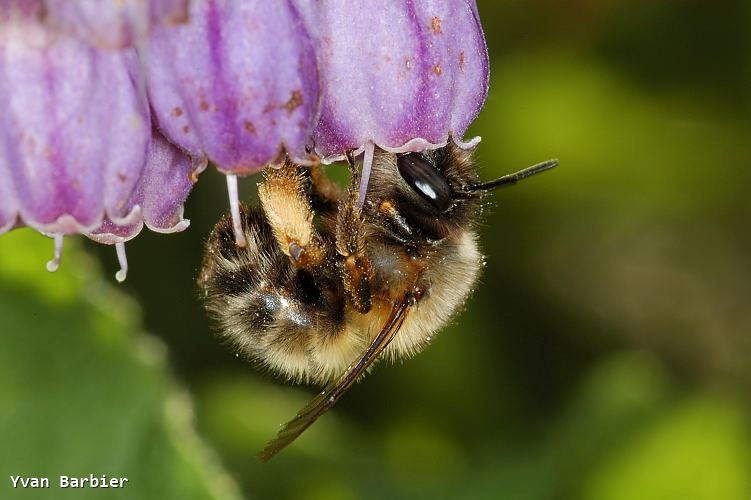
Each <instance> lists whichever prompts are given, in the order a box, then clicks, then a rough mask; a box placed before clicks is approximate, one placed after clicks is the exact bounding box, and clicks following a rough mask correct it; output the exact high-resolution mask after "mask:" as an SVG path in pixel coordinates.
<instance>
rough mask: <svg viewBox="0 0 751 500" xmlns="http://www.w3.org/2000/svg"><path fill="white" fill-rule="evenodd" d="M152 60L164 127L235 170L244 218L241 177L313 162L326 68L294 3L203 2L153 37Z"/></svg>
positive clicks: (148, 56)
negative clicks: (310, 148) (321, 69)
mask: <svg viewBox="0 0 751 500" xmlns="http://www.w3.org/2000/svg"><path fill="white" fill-rule="evenodd" d="M144 60H145V61H146V67H147V74H148V89H149V97H150V99H151V104H152V106H153V108H154V111H155V118H156V121H157V123H158V124H159V127H160V128H161V129H162V130H163V131H164V133H165V134H166V135H167V136H168V137H169V138H170V139H171V140H172V141H173V142H174V143H175V144H177V145H179V146H180V147H182V148H184V149H185V150H186V151H188V152H190V153H191V154H193V155H196V156H207V157H208V158H209V159H210V160H211V161H212V162H213V163H214V164H215V165H216V166H217V167H218V168H219V169H220V170H221V171H222V172H225V173H227V174H230V175H229V177H228V183H229V186H230V193H231V207H232V210H233V213H235V215H237V214H238V213H239V212H238V211H237V206H238V205H237V197H236V194H235V193H236V185H235V184H236V178H235V175H246V174H250V173H253V172H257V171H258V170H260V169H261V168H262V167H263V166H265V165H267V164H269V163H275V162H279V161H281V160H282V159H283V155H284V154H285V153H286V154H288V155H289V156H290V157H291V158H292V159H293V160H294V161H297V162H302V163H305V162H310V161H311V156H310V155H309V154H308V152H307V151H306V145H307V144H308V143H309V142H310V137H311V134H312V132H313V126H314V125H315V122H316V120H317V118H318V109H319V95H320V92H319V84H318V71H317V67H316V59H315V52H314V47H313V43H312V42H311V40H310V37H309V35H308V33H307V31H306V30H305V28H304V27H303V24H302V22H301V20H300V17H299V15H298V13H297V10H296V9H295V8H294V7H293V6H292V5H291V4H290V3H289V2H288V1H287V0H282V1H275V2H270V1H268V0H250V1H248V0H246V1H218V0H195V1H194V2H193V3H192V6H191V11H190V22H189V23H188V24H186V25H183V26H179V27H169V26H164V27H160V28H158V29H155V30H154V31H153V33H152V35H151V37H150V39H149V43H148V46H147V47H146V52H145V55H144ZM238 228H239V226H238ZM237 236H238V243H240V244H242V232H240V231H239V230H238V231H237Z"/></svg>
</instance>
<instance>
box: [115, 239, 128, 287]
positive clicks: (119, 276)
mask: <svg viewBox="0 0 751 500" xmlns="http://www.w3.org/2000/svg"><path fill="white" fill-rule="evenodd" d="M115 251H116V252H117V261H118V262H120V270H119V271H118V272H116V273H115V279H116V280H117V282H118V283H122V282H123V281H125V278H127V277H128V256H127V255H125V243H115Z"/></svg>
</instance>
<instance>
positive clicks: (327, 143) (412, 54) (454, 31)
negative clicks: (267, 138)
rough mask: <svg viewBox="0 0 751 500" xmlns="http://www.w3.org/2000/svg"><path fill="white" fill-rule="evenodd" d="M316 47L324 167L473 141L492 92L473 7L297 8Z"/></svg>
mask: <svg viewBox="0 0 751 500" xmlns="http://www.w3.org/2000/svg"><path fill="white" fill-rule="evenodd" d="M298 4H299V5H300V6H301V9H300V10H301V12H303V13H304V14H305V20H306V25H307V26H308V27H309V30H310V32H311V33H313V34H314V36H315V40H316V52H317V55H318V61H319V72H320V74H321V82H322V91H323V103H322V113H321V118H320V121H319V122H318V125H317V127H316V129H315V132H314V141H315V145H316V151H317V152H318V154H319V155H321V156H322V157H323V160H324V161H325V162H329V161H332V160H337V159H341V158H342V156H343V153H344V152H345V151H348V150H356V151H357V152H358V153H359V152H362V151H365V160H364V165H363V183H362V185H361V192H360V201H361V202H362V200H363V198H364V196H365V189H366V188H367V177H368V175H369V170H370V162H371V161H372V156H373V146H374V145H376V146H378V147H380V148H382V149H386V150H389V151H393V152H404V151H421V150H424V149H426V148H437V147H441V146H444V145H445V144H446V143H447V141H448V140H449V139H451V138H453V139H454V140H455V141H456V142H457V144H460V145H462V146H464V147H471V146H474V145H475V144H476V143H477V142H479V138H475V139H473V140H471V141H470V142H468V143H463V142H461V139H462V136H463V135H464V132H465V131H466V130H467V127H469V124H470V123H471V122H472V120H474V118H475V117H476V116H477V113H479V111H480V108H481V107H482V105H483V103H484V102H485V97H486V95H487V92H488V78H489V64H488V54H487V47H486V45H485V38H484V36H483V32H482V27H481V25H480V20H479V17H478V13H477V7H476V5H475V2H474V1H473V0H423V1H420V0H415V1H409V0H379V1H368V2H353V1H351V0H320V1H317V2H311V1H309V0H298Z"/></svg>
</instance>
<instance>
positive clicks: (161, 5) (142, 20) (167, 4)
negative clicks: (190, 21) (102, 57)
mask: <svg viewBox="0 0 751 500" xmlns="http://www.w3.org/2000/svg"><path fill="white" fill-rule="evenodd" d="M44 3H45V6H46V9H47V21H48V22H49V23H50V24H51V25H53V26H55V27H56V28H59V29H61V30H62V31H64V32H65V33H73V34H75V35H77V36H79V37H82V38H83V39H85V40H86V41H88V42H89V43H91V44H93V45H96V46H99V47H106V48H120V47H126V46H129V45H133V44H134V43H135V42H137V41H139V40H143V39H145V37H146V35H147V34H148V32H149V29H150V27H151V26H152V25H156V24H162V23H166V24H175V23H179V22H184V21H186V20H187V11H188V0H151V1H149V0H118V1H112V0H109V1H96V0H79V1H74V2H72V1H70V0H44Z"/></svg>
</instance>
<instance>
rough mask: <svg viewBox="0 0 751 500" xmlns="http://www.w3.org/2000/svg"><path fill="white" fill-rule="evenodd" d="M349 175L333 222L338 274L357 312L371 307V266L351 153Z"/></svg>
mask: <svg viewBox="0 0 751 500" xmlns="http://www.w3.org/2000/svg"><path fill="white" fill-rule="evenodd" d="M347 161H348V163H349V165H350V171H351V175H352V184H351V186H350V189H349V193H348V196H347V198H346V199H345V200H343V201H342V202H341V203H340V206H339V212H338V214H337V221H336V251H337V253H338V254H339V255H340V256H342V257H343V259H342V261H341V276H342V282H343V284H344V290H345V292H346V296H347V298H348V300H349V302H350V303H351V304H352V305H353V306H354V308H355V309H356V310H357V311H359V312H360V313H363V314H364V313H367V312H368V311H370V308H371V306H372V300H371V282H372V280H373V265H372V263H371V262H370V259H369V258H368V256H367V254H366V252H365V248H366V239H367V234H366V231H365V219H364V216H363V213H362V207H361V206H360V205H359V204H358V203H357V200H358V186H359V176H358V174H357V169H356V168H355V164H354V159H353V158H352V157H351V153H349V154H348V156H347Z"/></svg>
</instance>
